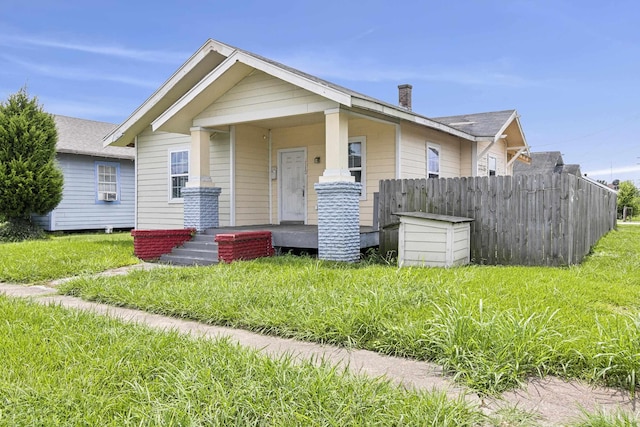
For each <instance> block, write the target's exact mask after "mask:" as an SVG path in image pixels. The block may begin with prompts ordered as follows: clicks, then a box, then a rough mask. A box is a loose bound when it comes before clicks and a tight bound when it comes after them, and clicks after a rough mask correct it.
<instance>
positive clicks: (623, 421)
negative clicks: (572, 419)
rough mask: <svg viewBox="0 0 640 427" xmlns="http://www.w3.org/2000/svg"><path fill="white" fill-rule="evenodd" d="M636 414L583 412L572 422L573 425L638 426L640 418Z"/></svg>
mask: <svg viewBox="0 0 640 427" xmlns="http://www.w3.org/2000/svg"><path fill="white" fill-rule="evenodd" d="M638 416H640V413H639V414H638V415H633V414H630V413H626V412H622V411H616V412H613V413H606V412H603V411H600V412H596V413H592V414H589V413H585V414H583V416H582V417H581V419H580V420H579V421H577V422H576V423H574V424H572V426H574V427H639V426H640V419H639V418H638Z"/></svg>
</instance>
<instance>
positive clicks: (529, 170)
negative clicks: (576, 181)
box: [513, 151, 581, 176]
mask: <svg viewBox="0 0 640 427" xmlns="http://www.w3.org/2000/svg"><path fill="white" fill-rule="evenodd" d="M513 173H514V174H519V175H540V174H542V175H544V174H551V173H568V174H571V175H576V176H581V172H580V165H576V164H570V165H566V164H565V163H564V160H563V159H562V153H561V152H560V151H539V152H534V153H531V163H530V164H523V163H516V164H515V165H514V166H513Z"/></svg>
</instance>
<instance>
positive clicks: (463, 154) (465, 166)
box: [460, 140, 475, 176]
mask: <svg viewBox="0 0 640 427" xmlns="http://www.w3.org/2000/svg"><path fill="white" fill-rule="evenodd" d="M473 145H475V142H471V141H465V140H461V141H460V176H473V166H472V165H473V162H472V159H471V158H472V149H473Z"/></svg>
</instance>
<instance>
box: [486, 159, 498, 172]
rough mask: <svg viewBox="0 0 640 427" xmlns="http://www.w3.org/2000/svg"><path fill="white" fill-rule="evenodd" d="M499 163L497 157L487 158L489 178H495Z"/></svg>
mask: <svg viewBox="0 0 640 427" xmlns="http://www.w3.org/2000/svg"><path fill="white" fill-rule="evenodd" d="M497 163H498V161H497V159H496V158H495V157H493V156H489V157H488V158H487V169H488V170H489V176H495V174H496V165H497Z"/></svg>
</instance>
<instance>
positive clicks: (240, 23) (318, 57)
mask: <svg viewBox="0 0 640 427" xmlns="http://www.w3.org/2000/svg"><path fill="white" fill-rule="evenodd" d="M2 4H3V7H2V9H3V13H2V14H1V15H0V98H2V99H6V98H7V97H8V96H9V95H10V94H12V93H14V92H16V91H17V90H18V89H20V88H21V87H23V86H25V85H26V86H27V88H28V91H29V93H30V95H35V96H37V97H38V98H39V100H40V102H41V103H42V104H43V105H44V107H45V109H46V110H47V111H49V112H51V113H54V114H63V115H69V116H74V117H80V118H86V119H93V120H101V121H108V122H113V123H119V122H121V121H123V120H124V119H125V118H126V117H127V116H128V115H129V114H131V112H133V110H135V109H136V108H137V107H138V106H139V105H140V104H141V103H142V102H144V100H145V99H147V97H148V96H149V95H151V94H152V93H153V91H154V90H155V89H157V88H158V87H159V86H160V85H161V84H162V83H163V82H164V81H165V80H166V79H167V78H168V77H169V76H170V75H171V74H172V73H173V72H174V71H175V70H176V69H177V68H178V67H179V66H180V65H181V64H182V63H183V62H184V61H185V60H186V59H187V58H188V57H189V56H190V55H191V54H192V53H193V52H195V51H196V50H197V49H198V48H199V47H200V46H201V45H202V44H203V43H204V42H205V41H206V40H207V39H209V38H213V39H216V40H219V41H222V42H224V43H227V44H230V45H232V46H237V47H239V48H242V49H245V50H249V51H251V52H254V53H257V54H260V55H263V56H266V57H269V58H271V59H274V60H277V61H280V62H283V63H285V64H287V65H289V66H292V67H295V68H298V69H301V70H303V71H306V72H308V73H310V74H314V75H317V76H319V77H322V78H324V79H327V80H329V81H332V82H334V83H337V84H341V85H343V86H346V87H348V88H351V89H353V90H356V91H359V92H362V93H365V94H367V95H369V96H373V97H375V98H378V99H381V100H383V101H387V102H391V103H396V102H397V86H398V84H403V83H410V84H412V85H413V109H414V111H416V112H418V113H421V114H424V115H427V116H430V117H437V116H447V115H457V114H465V113H476V112H483V111H497V110H505V109H512V108H515V109H517V110H518V112H519V113H520V115H521V122H522V125H523V128H524V131H525V135H526V137H527V141H528V142H529V145H530V146H531V148H532V150H533V151H549V150H557V151H561V152H562V153H563V156H564V160H565V162H566V163H579V164H580V165H581V166H582V171H583V172H587V173H589V175H590V176H592V177H593V178H596V179H604V180H607V181H609V182H610V181H611V180H612V179H616V178H617V179H622V180H625V179H631V180H633V181H634V182H635V183H636V184H637V185H640V78H639V76H640V31H638V29H637V28H638V22H637V21H638V18H639V17H640V3H639V2H636V1H626V0H621V1H616V2H603V1H592V0H587V1H577V0H576V1H563V0H557V1H519V0H513V1H507V0H504V1H498V0H495V1H492V0H474V1H464V0H459V1H453V2H444V1H431V0H428V1H412V2H409V1H403V0H396V1H393V2H390V1H375V0H371V1H367V2H355V1H349V0H342V1H334V0H327V1H322V2H316V1H314V2H308V1H303V0H299V1H277V0H274V1H246V0H235V1H204V0H183V1H180V2H177V1H176V2H172V1H153V2H151V1H149V2H147V1H136V0H129V1H120V0H112V1H108V2H92V1H87V0H83V1H66V0H59V1H56V2H52V1H49V0H47V1H44V0H20V1H16V0H2Z"/></svg>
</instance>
